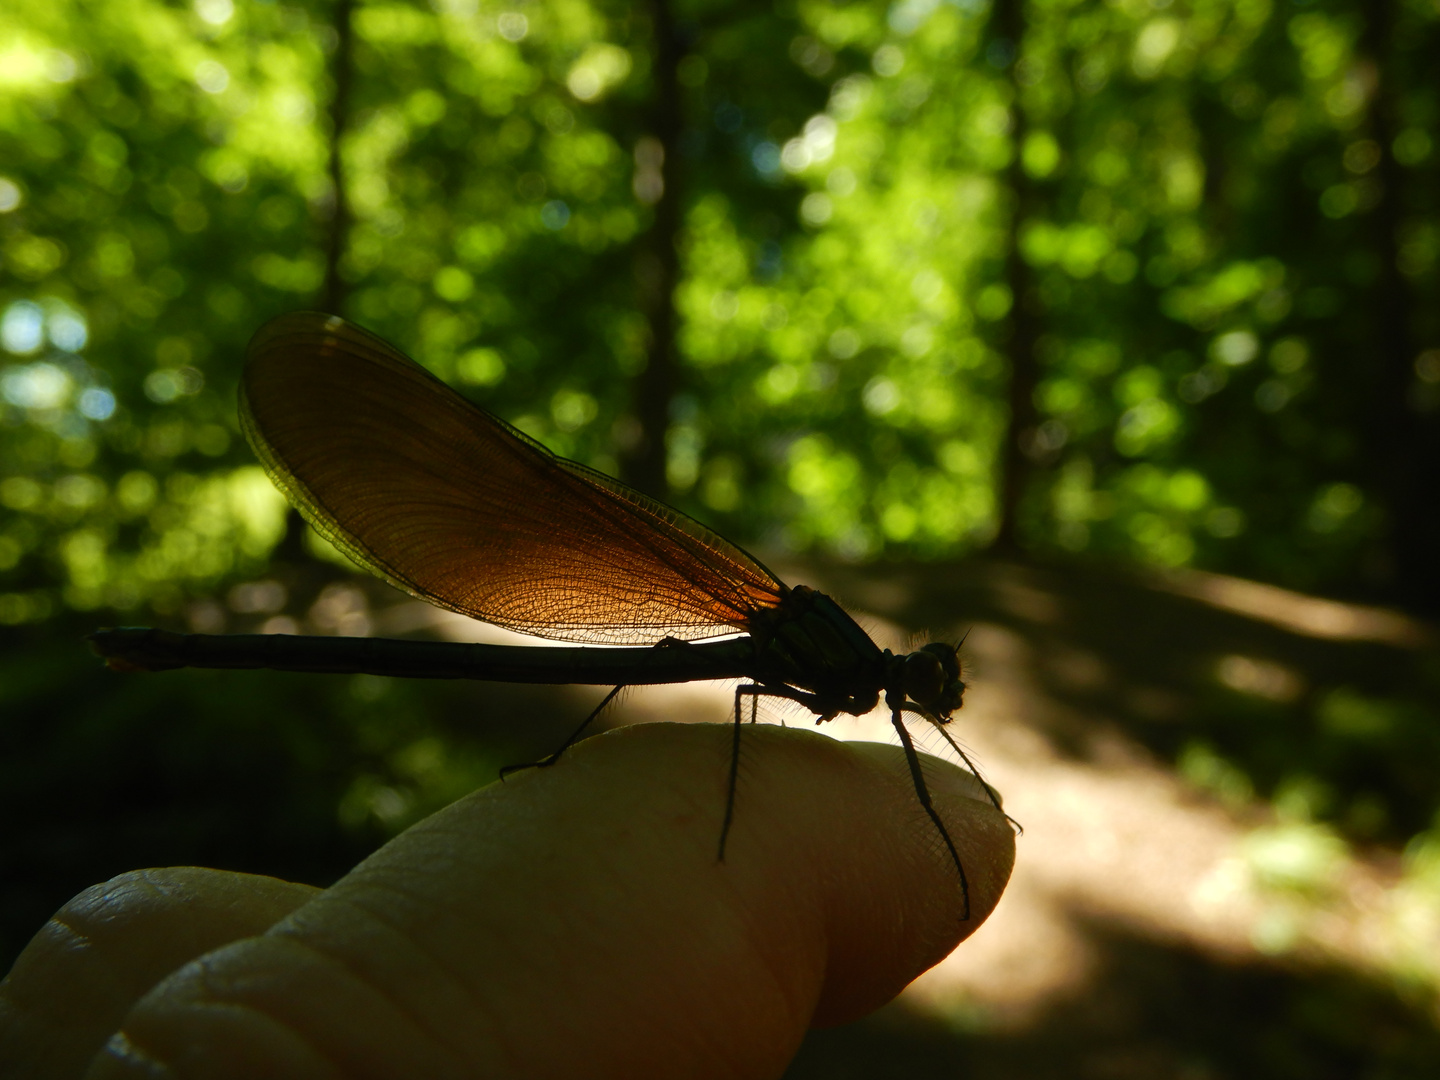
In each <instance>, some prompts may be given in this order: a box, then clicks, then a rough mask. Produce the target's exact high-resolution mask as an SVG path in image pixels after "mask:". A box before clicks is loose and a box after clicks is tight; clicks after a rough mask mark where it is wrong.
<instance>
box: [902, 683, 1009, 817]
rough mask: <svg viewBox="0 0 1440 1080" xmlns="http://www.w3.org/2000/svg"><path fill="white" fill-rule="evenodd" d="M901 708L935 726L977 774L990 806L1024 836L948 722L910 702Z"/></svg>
mask: <svg viewBox="0 0 1440 1080" xmlns="http://www.w3.org/2000/svg"><path fill="white" fill-rule="evenodd" d="M900 707H901V708H902V709H904V710H905V711H906V712H913V713H914V714H915V715H916V716H919V717H923V718H924V719H926V720H928V721H930V723H931V724H933V725H934V727H935V730H936V731H938V732H939V733H940V737H941V738H942V739H944V740H945V741H946V742H947V743H949V744H950V749H951V750H954V751H955V753H957V754H958V755H960V760H961V761H963V762H964V763H965V767H966V768H967V769H969V770H970V771H971V772H972V773H974V774H975V779H976V780H979V781H980V786H981V787H983V788H984V789H985V795H986V796H987V797H988V798H989V800H990V805H992V806H993V807H995V809H996V810H999V811H1000V813H1002V814H1005V820H1006V821H1008V822H1010V824H1011V825H1014V826H1015V831H1016V832H1017V833H1018V834H1019V835H1020V836H1024V835H1025V826H1023V825H1021V824H1020V822H1018V821H1016V820H1015V819H1014V818H1013V817H1011V816H1010V815H1009V814H1006V813H1005V808H1004V807H1003V806H1001V805H1000V799H999V798H998V797H997V796H996V794H995V789H994V788H992V787H991V786H990V784H989V783H988V782H987V781H986V779H985V777H983V776H981V775H980V770H979V769H977V768H976V767H975V763H974V762H973V761H971V760H970V755H968V754H967V753H965V751H964V750H961V749H960V744H959V743H957V742H956V741H955V740H954V739H953V738H951V736H950V732H948V731H947V730H945V724H946V723H947V721H944V720H940V719H938V718H937V717H934V716H931V715H930V714H929V713H928V712H926V711H925V710H924V709H921V708H919V707H917V706H915V705H911V704H910V703H908V702H907V703H906V704H904V705H902V706H900Z"/></svg>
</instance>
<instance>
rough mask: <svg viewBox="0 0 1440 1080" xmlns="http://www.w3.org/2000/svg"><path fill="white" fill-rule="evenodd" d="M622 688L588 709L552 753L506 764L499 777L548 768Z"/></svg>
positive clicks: (611, 692) (616, 688)
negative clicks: (517, 762) (587, 714)
mask: <svg viewBox="0 0 1440 1080" xmlns="http://www.w3.org/2000/svg"><path fill="white" fill-rule="evenodd" d="M624 689H625V687H624V686H623V685H621V686H617V687H615V689H614V690H611V691H610V693H608V694H606V695H605V700H604V701H602V702H600V704H599V705H596V706H595V708H594V709H592V710H591V711H590V715H589V716H587V717H585V719H584V720H582V721H580V726H579V727H577V728H576V729H575V730H574V731H572V732H571V733H570V737H569V738H568V739H566V740H565V741H564V742H563V743H561V744H560V749H559V750H556V751H555V752H554V753H553V754H547V755H545V756H544V757H543V758H541V759H540V760H539V761H526V762H523V763H522V764H519V765H506V766H505V767H504V768H503V769H501V770H500V779H501V780H504V779H505V778H506V777H507V776H509V775H510V774H511V773H517V772H519V771H520V770H521V769H546V768H549V767H550V766H551V765H554V764H555V762H557V761H559V760H560V755H561V754H563V753H564V752H565V751H566V750H569V749H570V747H572V746H574V745H575V743H576V742H577V741H578V740H579V738H580V736H581V734H582V733H583V732H584V731H585V729H586V728H587V727H589V726H590V722H591V721H592V720H594V719H595V718H596V717H597V716H599V715H600V714H601V713H602V712H604V711H605V706H606V705H609V704H610V702H612V701H614V700H615V696H616V695H617V694H619V693H620V691H621V690H624Z"/></svg>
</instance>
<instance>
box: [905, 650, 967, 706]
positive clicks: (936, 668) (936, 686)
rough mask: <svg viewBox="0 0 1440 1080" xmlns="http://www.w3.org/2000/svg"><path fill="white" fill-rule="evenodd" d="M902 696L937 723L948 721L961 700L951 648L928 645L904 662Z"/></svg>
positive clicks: (957, 664) (957, 660) (956, 662)
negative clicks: (931, 715) (929, 714)
mask: <svg viewBox="0 0 1440 1080" xmlns="http://www.w3.org/2000/svg"><path fill="white" fill-rule="evenodd" d="M904 665H905V666H904V679H905V696H906V697H908V698H909V699H910V700H911V701H913V702H915V703H916V704H917V705H919V706H920V707H921V708H923V709H925V710H926V711H927V712H930V713H932V714H933V715H935V716H936V717H939V718H940V719H941V720H946V719H949V717H950V714H951V713H952V712H954V711H955V710H956V709H958V708H959V707H960V705H961V702H962V700H963V698H964V696H965V683H964V681H963V680H962V679H961V678H960V657H959V655H958V654H957V653H956V651H955V646H953V645H947V644H945V643H944V642H941V641H932V642H931V643H930V644H929V645H926V646H925V647H924V648H922V649H917V650H916V651H915V652H912V653H911V654H910V655H909V656H907V657H905V661H904Z"/></svg>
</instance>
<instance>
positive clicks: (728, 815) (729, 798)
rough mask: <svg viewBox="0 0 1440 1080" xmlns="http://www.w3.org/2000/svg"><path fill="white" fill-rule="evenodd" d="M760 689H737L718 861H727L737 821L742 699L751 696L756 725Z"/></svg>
mask: <svg viewBox="0 0 1440 1080" xmlns="http://www.w3.org/2000/svg"><path fill="white" fill-rule="evenodd" d="M762 692H763V691H762V690H761V689H760V687H758V686H755V685H751V686H737V687H736V688H735V726H734V728H733V729H732V730H733V731H734V733H735V735H734V738H733V739H732V740H731V742H730V779H729V781H728V782H727V783H726V785H725V820H724V822H723V823H721V825H720V854H719V857H718V861H720V862H722V863H723V862H724V861H725V841H726V839H728V838H729V836H730V823H731V822H733V821H734V820H735V789H736V786H737V785H738V784H739V783H740V722H741V721H740V698H741V696H742V695H745V694H748V695H749V696H750V722H751V723H752V724H753V723H755V714H756V711H757V710H758V709H759V707H760V694H761V693H762Z"/></svg>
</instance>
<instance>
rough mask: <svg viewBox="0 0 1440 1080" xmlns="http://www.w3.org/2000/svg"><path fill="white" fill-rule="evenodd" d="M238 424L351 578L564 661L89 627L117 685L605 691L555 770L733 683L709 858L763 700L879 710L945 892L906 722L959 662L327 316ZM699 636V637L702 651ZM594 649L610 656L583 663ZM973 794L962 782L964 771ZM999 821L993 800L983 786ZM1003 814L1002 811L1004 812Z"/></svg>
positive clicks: (930, 807)
mask: <svg viewBox="0 0 1440 1080" xmlns="http://www.w3.org/2000/svg"><path fill="white" fill-rule="evenodd" d="M240 423H241V428H242V429H243V431H244V433H245V435H246V437H247V439H248V440H249V442H250V445H251V446H252V447H253V448H254V451H255V453H256V455H257V456H258V457H259V459H260V461H261V463H262V465H263V466H264V468H265V470H266V472H267V473H268V474H269V475H270V477H271V479H272V480H273V481H274V483H275V484H276V486H277V487H279V489H280V490H281V491H282V492H284V494H285V495H286V496H287V498H288V499H289V500H290V502H291V503H292V505H294V506H295V508H296V509H297V510H299V512H300V514H301V515H302V516H303V517H304V519H305V520H306V521H308V522H309V524H310V525H311V526H312V527H313V528H314V529H315V530H316V531H317V532H318V533H319V534H320V535H321V536H323V537H325V538H326V539H327V540H329V541H330V542H331V543H332V544H334V545H335V546H336V547H337V548H339V549H340V550H341V551H343V552H344V553H345V554H347V555H348V556H349V557H350V558H351V559H353V560H354V561H355V562H356V563H357V564H359V565H360V566H361V567H363V568H365V569H366V570H369V571H370V572H372V573H374V574H375V575H377V576H379V577H380V578H382V579H384V580H385V581H387V582H389V583H390V584H391V585H394V586H396V587H397V588H399V589H401V590H403V591H405V592H407V593H409V594H411V595H412V596H415V597H418V598H419V599H421V600H425V601H428V602H429V603H431V604H434V605H436V606H438V607H440V608H444V609H446V610H449V611H454V612H458V613H460V614H462V615H466V616H469V617H471V618H474V619H478V620H480V621H483V622H487V623H491V624H493V625H495V626H500V627H504V628H506V629H509V630H515V631H519V632H521V633H524V634H529V635H533V636H537V637H540V638H546V639H549V640H552V641H559V642H568V643H570V644H569V645H556V646H546V647H538V646H525V645H498V644H485V643H474V644H466V643H453V642H433V641H417V640H409V639H405V640H390V639H384V638H346V637H320V636H301V635H288V634H233V635H211V634H184V633H176V632H172V631H167V630H161V629H155V628H148V627H122V628H115V629H104V630H98V631H96V632H95V633H94V634H92V635H91V639H90V640H91V644H92V646H93V647H94V649H95V650H96V651H97V652H98V653H99V654H100V655H101V656H102V657H104V658H105V660H106V661H107V663H108V664H109V666H110V667H111V668H114V669H116V670H126V671H162V670H168V669H173V668H182V667H200V668H232V669H259V668H264V669H272V670H284V671H306V672H345V673H357V674H359V673H364V674H375V675H389V676H402V677H412V678H430V679H444V678H450V679H479V680H487V681H496V682H517V683H550V684H581V685H592V686H607V685H608V686H611V687H613V689H612V690H611V691H610V692H609V694H608V695H607V696H606V697H605V698H604V700H603V701H601V703H600V705H599V706H598V707H597V708H596V709H595V710H594V711H592V712H591V713H590V715H589V716H588V717H587V718H586V720H585V722H584V723H582V724H581V725H580V727H579V728H577V729H576V730H575V732H574V734H572V735H571V736H570V738H569V739H567V740H566V741H565V743H564V744H563V745H562V746H561V747H560V749H559V750H557V751H556V752H555V753H553V754H551V755H550V756H549V757H547V758H545V759H544V760H542V761H541V762H537V763H536V764H539V765H548V764H552V763H553V762H554V761H556V760H557V759H558V758H559V756H560V755H561V753H562V752H563V751H564V750H565V749H566V748H567V747H569V746H570V745H572V744H573V743H574V742H575V741H576V740H578V739H579V737H580V736H581V734H582V733H583V731H584V730H585V729H586V727H587V726H588V725H589V724H590V722H591V721H592V720H593V719H594V718H595V717H596V716H598V715H599V714H600V712H601V711H602V710H603V709H604V708H605V707H606V706H607V705H608V704H609V703H610V702H611V701H613V700H614V699H615V697H616V696H617V695H618V694H619V693H620V691H621V690H623V689H624V688H625V687H627V686H637V685H656V684H664V683H679V682H691V681H696V680H710V679H719V680H727V679H736V680H741V681H740V682H739V685H737V687H736V689H735V698H734V706H735V707H734V724H733V732H734V734H733V739H732V744H731V754H730V768H729V775H728V781H727V798H726V805H725V814H724V820H723V822H722V824H721V830H720V845H719V858H720V861H722V862H723V861H724V858H725V844H726V839H727V837H728V836H729V833H730V828H731V824H732V822H733V820H734V813H735V795H736V786H737V782H738V770H739V751H740V735H741V729H742V717H743V714H744V709H743V704H744V703H745V702H746V701H747V700H748V702H749V706H750V708H749V713H750V722H751V723H754V722H755V718H756V710H757V707H758V702H759V699H760V698H762V697H765V698H778V699H783V700H786V701H789V702H793V703H795V704H796V705H799V706H801V707H803V708H804V709H807V710H809V711H810V713H812V714H813V715H814V716H815V717H816V723H817V724H820V723H824V722H826V721H829V720H832V719H834V718H835V717H837V716H839V715H841V714H842V713H843V714H849V715H855V716H861V715H864V714H866V713H868V712H870V711H871V710H872V709H874V708H876V707H877V706H878V705H879V703H880V700H881V699H882V697H883V699H884V701H885V706H886V708H887V709H888V710H889V713H890V719H891V722H892V724H893V725H894V728H895V731H896V733H897V734H898V735H899V739H900V744H901V746H902V748H903V750H904V753H905V758H906V761H907V762H908V765H909V772H910V778H911V781H912V783H913V785H914V788H915V793H916V796H917V798H918V800H919V802H920V805H921V806H922V807H923V808H924V810H925V813H926V814H927V815H928V817H929V819H930V821H931V823H933V825H934V827H935V829H936V831H937V832H938V834H939V836H940V838H941V840H942V841H943V843H944V847H945V849H946V851H947V852H948V853H949V856H950V859H951V860H952V861H953V862H954V865H955V870H956V872H957V873H958V874H959V880H960V887H961V896H962V899H963V912H962V916H961V917H962V919H968V918H969V910H970V899H969V897H970V890H969V883H968V881H967V879H966V876H965V867H964V863H963V862H962V860H961V858H960V854H959V852H958V851H957V850H956V847H955V844H954V842H953V840H952V839H951V837H950V834H949V831H948V830H947V829H946V827H945V823H944V822H943V821H942V820H941V818H940V815H939V813H938V812H937V811H936V809H935V806H934V804H933V801H932V799H931V796H930V792H929V789H928V787H927V785H926V783H925V777H924V774H923V773H922V771H921V767H920V759H919V756H918V755H917V753H916V750H915V744H914V741H913V739H912V737H911V734H910V732H909V730H908V729H907V727H906V725H905V715H906V714H910V715H913V716H916V717H919V718H920V719H922V720H924V721H928V722H929V723H930V724H933V725H934V726H935V728H936V729H937V730H939V731H940V732H941V734H942V735H944V737H945V739H946V740H947V741H948V742H949V743H950V745H951V747H952V748H953V749H954V750H955V752H956V753H957V754H958V755H959V756H960V758H961V759H962V760H963V761H964V762H965V764H966V766H967V767H969V768H970V769H971V770H972V771H974V766H973V764H972V763H971V762H970V759H969V758H968V757H967V756H966V755H965V753H964V751H963V750H962V749H961V748H960V747H959V746H958V745H957V744H956V742H955V740H954V739H952V738H950V736H949V734H948V732H946V731H945V725H947V724H948V723H949V722H950V720H951V716H952V714H953V713H954V712H955V710H957V709H959V708H960V706H961V704H962V701H963V697H964V693H965V682H964V680H963V678H962V672H961V664H960V659H959V651H958V645H952V644H949V643H948V642H932V643H930V644H928V645H925V646H924V647H923V648H920V649H917V650H915V651H913V652H909V653H907V654H905V655H897V654H895V653H892V652H891V651H890V650H889V649H882V648H880V646H879V645H877V644H876V643H875V641H874V640H873V639H872V638H871V637H870V635H869V634H867V633H866V632H865V631H864V630H863V629H862V628H861V627H860V625H859V624H858V623H857V622H856V621H855V620H854V619H853V618H852V617H851V616H850V615H849V614H847V613H846V612H845V610H844V609H843V608H842V607H841V606H840V605H839V604H838V603H836V602H835V601H834V600H832V599H831V598H830V597H829V596H827V595H825V594H824V593H821V592H818V591H816V590H815V589H812V588H809V587H808V586H805V585H796V586H793V587H792V586H789V585H786V584H785V583H784V582H783V581H781V580H780V578H779V577H778V576H776V575H775V574H774V573H773V572H771V571H770V570H769V569H767V568H766V567H765V565H764V564H763V563H761V562H760V561H759V560H758V559H756V558H755V557H754V556H753V555H751V554H750V553H749V552H747V551H745V550H744V549H743V548H741V547H739V546H738V545H736V544H733V543H731V542H730V541H728V540H726V539H724V538H723V537H721V536H720V535H719V534H718V533H716V532H714V531H713V530H711V529H709V528H707V527H706V526H705V525H702V524H701V523H700V522H698V521H696V520H695V519H693V518H691V517H689V516H688V515H686V514H684V513H682V512H681V511H679V510H676V509H675V508H673V507H671V506H667V505H665V504H664V503H662V502H659V501H658V500H656V499H653V498H650V497H649V496H647V495H645V494H643V493H641V492H640V491H637V490H636V489H634V488H632V487H630V486H628V485H626V484H624V483H622V482H621V481H619V480H616V479H614V478H612V477H610V476H607V475H606V474H604V473H601V472H598V471H596V470H594V469H591V468H588V467H587V466H585V465H582V464H579V463H578V462H574V461H570V460H567V459H565V458H562V457H559V456H557V455H556V454H554V453H552V452H551V451H550V450H549V449H547V448H546V447H545V446H543V445H542V444H541V443H539V442H538V441H536V440H535V439H532V438H531V437H529V436H528V435H526V434H524V433H523V432H521V431H520V430H518V429H517V428H515V427H513V426H511V425H510V424H508V423H506V422H505V421H504V420H501V419H500V418H499V417H496V416H494V415H492V414H491V413H489V412H487V411H485V410H484V409H482V408H480V407H479V406H477V405H475V404H473V403H472V402H471V401H469V400H468V399H467V398H465V397H463V396H462V395H460V394H459V393H457V392H456V391H455V390H453V389H451V388H450V387H449V386H448V385H446V384H445V383H444V382H442V381H441V380H440V379H438V378H437V377H436V376H434V375H433V374H431V373H430V372H429V371H428V370H427V369H425V368H424V367H422V366H421V365H420V364H418V363H416V362H415V361H414V360H412V359H410V358H409V357H408V356H406V355H405V354H404V353H402V352H401V351H400V350H398V349H396V348H395V347H393V346H392V345H390V344H389V343H387V342H386V341H384V340H382V339H381V338H379V337H377V336H376V335H374V334H372V333H370V332H369V331H367V330H365V329H363V328H361V327H359V326H356V325H355V324H353V323H350V322H347V321H346V320H344V319H342V318H340V317H338V316H335V315H327V314H324V313H321V312H294V313H291V314H288V315H282V316H280V317H278V318H276V319H274V320H272V321H270V322H269V323H267V324H266V325H265V326H263V327H262V328H261V329H260V330H259V331H258V332H257V333H256V335H255V337H254V338H253V339H252V340H251V342H250V344H249V346H248V348H247V350H246V358H245V366H244V371H243V375H242V378H241V383H240ZM711 639H715V640H711ZM596 646H604V647H596ZM977 776H978V773H977ZM984 787H985V789H986V791H987V793H988V794H989V796H990V799H991V801H992V802H993V803H994V805H995V807H996V809H997V810H1000V802H999V799H998V798H997V796H996V795H995V792H994V790H993V789H991V788H990V787H989V785H988V784H986V785H984ZM1000 812H1001V813H1004V811H1003V810H1001V811H1000Z"/></svg>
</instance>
